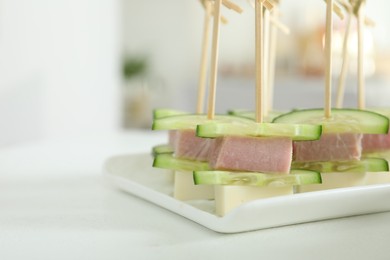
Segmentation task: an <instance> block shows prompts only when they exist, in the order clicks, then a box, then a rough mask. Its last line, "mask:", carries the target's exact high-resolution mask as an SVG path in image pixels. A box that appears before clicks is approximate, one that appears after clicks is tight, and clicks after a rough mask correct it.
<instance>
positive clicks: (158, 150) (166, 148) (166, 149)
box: [152, 144, 173, 156]
mask: <svg viewBox="0 0 390 260" xmlns="http://www.w3.org/2000/svg"><path fill="white" fill-rule="evenodd" d="M165 153H168V154H172V153H173V147H172V146H171V145H169V144H160V145H156V146H154V147H153V148H152V154H153V156H156V155H157V154H165Z"/></svg>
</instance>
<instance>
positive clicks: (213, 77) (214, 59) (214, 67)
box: [207, 0, 222, 120]
mask: <svg viewBox="0 0 390 260" xmlns="http://www.w3.org/2000/svg"><path fill="white" fill-rule="evenodd" d="M221 5H222V0H215V3H214V25H213V43H212V48H211V68H210V70H211V71H210V88H209V100H208V111H207V118H208V119H210V120H212V119H214V114H215V95H216V86H217V73H218V51H219V30H220V21H221Z"/></svg>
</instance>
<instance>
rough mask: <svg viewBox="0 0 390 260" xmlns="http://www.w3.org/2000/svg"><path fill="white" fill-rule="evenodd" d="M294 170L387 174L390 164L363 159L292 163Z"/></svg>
mask: <svg viewBox="0 0 390 260" xmlns="http://www.w3.org/2000/svg"><path fill="white" fill-rule="evenodd" d="M291 167H292V168H294V169H305V170H313V171H318V172H321V173H329V172H355V173H365V172H386V171H389V164H388V162H387V161H386V160H385V159H382V158H362V159H361V160H359V161H338V162H337V161H336V162H292V164H291Z"/></svg>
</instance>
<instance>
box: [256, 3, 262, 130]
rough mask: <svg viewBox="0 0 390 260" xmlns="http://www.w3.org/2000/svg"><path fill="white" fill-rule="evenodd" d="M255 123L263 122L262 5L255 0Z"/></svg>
mask: <svg viewBox="0 0 390 260" xmlns="http://www.w3.org/2000/svg"><path fill="white" fill-rule="evenodd" d="M255 37H256V40H255V44H256V48H255V53H256V55H255V56H256V57H255V58H256V122H257V123H262V122H263V77H262V76H263V64H262V57H263V42H262V40H263V3H262V2H261V1H260V0H255Z"/></svg>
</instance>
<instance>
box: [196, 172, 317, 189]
mask: <svg viewBox="0 0 390 260" xmlns="http://www.w3.org/2000/svg"><path fill="white" fill-rule="evenodd" d="M193 176H194V183H195V184H196V185H200V184H203V185H233V186H257V187H285V186H295V185H305V184H316V183H322V179H321V174H320V173H319V172H316V171H308V170H291V172H290V174H278V173H259V172H232V171H194V173H193Z"/></svg>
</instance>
